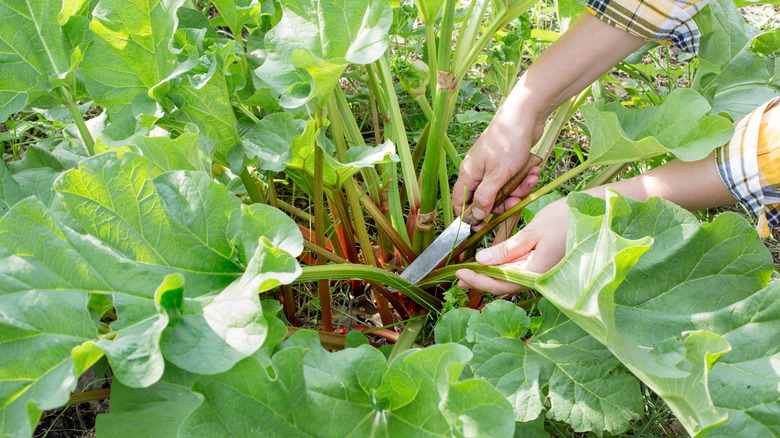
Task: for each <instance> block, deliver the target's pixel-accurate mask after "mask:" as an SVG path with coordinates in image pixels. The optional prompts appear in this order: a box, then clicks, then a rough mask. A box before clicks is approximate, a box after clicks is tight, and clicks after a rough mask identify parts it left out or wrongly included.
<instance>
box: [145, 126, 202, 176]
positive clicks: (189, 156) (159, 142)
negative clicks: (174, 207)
mask: <svg viewBox="0 0 780 438" xmlns="http://www.w3.org/2000/svg"><path fill="white" fill-rule="evenodd" d="M133 146H135V147H136V148H137V149H138V151H139V152H140V154H141V155H143V156H144V157H145V158H147V159H148V160H149V161H150V164H151V165H153V166H156V167H157V168H158V169H157V170H156V172H158V173H163V172H168V171H173V170H196V171H201V172H206V173H207V174H208V173H210V172H211V159H212V157H213V156H214V149H215V147H216V144H215V143H214V142H213V141H211V139H209V138H208V137H205V136H202V135H198V134H197V133H184V134H182V135H180V136H179V137H178V138H175V139H172V138H169V137H148V136H138V137H136V138H134V139H133Z"/></svg>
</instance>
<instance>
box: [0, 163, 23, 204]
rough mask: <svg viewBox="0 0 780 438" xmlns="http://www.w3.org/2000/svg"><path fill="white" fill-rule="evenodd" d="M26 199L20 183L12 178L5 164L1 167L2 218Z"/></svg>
mask: <svg viewBox="0 0 780 438" xmlns="http://www.w3.org/2000/svg"><path fill="white" fill-rule="evenodd" d="M24 198H25V194H24V192H22V188H21V187H20V186H19V183H18V182H17V181H16V180H15V179H14V177H13V176H11V172H9V171H8V169H6V167H5V164H3V165H2V166H0V217H3V215H5V213H6V212H7V211H8V209H10V208H11V207H13V206H14V204H16V203H17V202H19V201H21V200H22V199H24Z"/></svg>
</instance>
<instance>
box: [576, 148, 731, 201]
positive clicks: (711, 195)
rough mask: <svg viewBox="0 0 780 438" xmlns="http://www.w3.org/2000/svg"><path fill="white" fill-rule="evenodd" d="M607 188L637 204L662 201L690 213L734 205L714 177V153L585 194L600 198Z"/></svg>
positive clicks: (671, 164) (724, 186) (715, 169)
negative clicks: (649, 199) (651, 200)
mask: <svg viewBox="0 0 780 438" xmlns="http://www.w3.org/2000/svg"><path fill="white" fill-rule="evenodd" d="M607 188H611V189H613V190H615V191H617V192H618V193H620V194H622V195H623V196H627V197H630V198H634V199H636V200H638V201H646V200H647V198H650V197H658V198H663V199H666V200H667V201H671V202H673V203H675V204H677V205H679V206H681V207H683V208H685V209H686V210H691V211H695V210H701V209H704V208H710V207H717V206H720V205H727V204H733V203H735V202H737V200H736V199H734V195H732V194H731V191H729V189H728V188H727V187H726V185H725V184H724V183H723V181H722V180H721V179H720V176H719V175H718V169H717V166H716V163H715V153H714V152H713V153H711V154H710V155H709V156H708V157H707V158H705V159H703V160H699V161H693V162H685V161H680V160H674V161H671V162H669V163H667V164H664V165H663V166H660V167H657V168H655V169H653V170H651V171H649V172H647V173H644V174H642V175H639V176H636V177H634V178H631V179H627V180H623V181H617V182H614V183H611V184H606V185H604V186H599V187H595V188H593V189H589V190H586V191H585V193H588V194H590V195H592V196H598V197H602V198H603V197H604V196H605V192H606V189H607Z"/></svg>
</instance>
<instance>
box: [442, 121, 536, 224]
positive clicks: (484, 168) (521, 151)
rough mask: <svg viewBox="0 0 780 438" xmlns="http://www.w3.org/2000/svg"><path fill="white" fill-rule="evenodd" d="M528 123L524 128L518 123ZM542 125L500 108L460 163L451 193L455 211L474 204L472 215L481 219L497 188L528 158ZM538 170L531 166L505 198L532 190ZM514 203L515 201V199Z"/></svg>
mask: <svg viewBox="0 0 780 438" xmlns="http://www.w3.org/2000/svg"><path fill="white" fill-rule="evenodd" d="M522 125H526V126H528V128H527V129H523V128H522V127H521V126H522ZM542 130H543V124H540V123H537V122H536V120H535V118H534V120H531V121H528V120H526V119H524V118H523V117H520V118H519V119H518V118H517V117H516V116H515V115H514V112H513V111H512V110H511V108H510V109H507V108H505V107H502V109H501V110H499V113H498V114H496V117H495V118H494V119H493V122H491V123H490V125H489V126H488V127H487V129H486V130H485V132H484V133H483V134H482V135H481V136H480V137H479V139H478V140H477V141H476V143H474V146H472V147H471V149H469V152H468V153H467V154H466V157H465V158H464V160H463V162H462V163H461V165H460V171H459V173H458V181H457V182H456V183H455V186H454V187H453V192H452V205H453V207H454V209H455V212H456V213H457V214H461V213H462V211H463V209H464V208H465V207H466V206H468V205H469V204H472V203H473V207H474V210H473V216H474V218H476V219H478V220H482V219H484V218H485V217H486V216H487V215H488V214H489V213H490V211H491V210H492V206H493V203H494V202H495V200H496V198H497V197H499V196H502V194H501V193H499V191H500V190H501V188H502V187H503V186H504V184H506V183H507V181H509V180H510V179H511V178H512V177H513V176H515V175H516V174H517V173H519V172H520V171H521V170H522V169H523V167H524V166H525V164H526V162H527V161H528V158H529V149H530V147H531V145H532V144H533V143H534V142H536V141H537V140H538V138H539V137H540V136H541V133H542ZM540 173H541V171H540V169H539V168H538V167H534V168H532V169H531V170H530V171H529V172H528V175H527V176H526V178H525V179H524V180H523V181H522V182H520V185H519V186H518V188H517V189H515V190H514V191H513V192H512V193H511V194H510V193H504V194H503V196H504V197H506V198H512V197H514V198H519V197H523V196H525V195H527V194H529V193H530V192H531V190H533V188H534V187H536V184H537V182H538V181H539V175H540ZM515 203H516V202H515Z"/></svg>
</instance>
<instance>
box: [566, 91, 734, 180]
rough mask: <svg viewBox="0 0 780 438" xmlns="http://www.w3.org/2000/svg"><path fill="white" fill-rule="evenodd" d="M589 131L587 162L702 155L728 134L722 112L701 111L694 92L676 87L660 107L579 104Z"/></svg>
mask: <svg viewBox="0 0 780 438" xmlns="http://www.w3.org/2000/svg"><path fill="white" fill-rule="evenodd" d="M580 111H582V114H583V116H584V117H585V120H586V122H587V124H588V129H589V130H590V134H591V140H592V141H591V150H590V154H589V155H588V163H589V165H590V166H602V165H608V164H616V163H625V162H627V161H636V160H641V159H644V158H648V157H652V156H655V155H660V154H664V153H669V152H671V153H673V154H674V155H675V156H677V157H678V158H680V159H681V160H685V161H695V160H700V159H702V158H704V157H706V156H707V155H708V154H709V153H710V152H711V151H712V150H713V149H715V148H716V147H719V146H723V145H724V144H726V143H727V142H728V141H729V139H731V136H732V134H733V133H734V128H733V126H732V125H731V122H730V121H729V120H728V119H726V118H725V117H721V116H716V115H707V114H708V113H709V112H710V105H709V103H707V100H706V99H705V98H703V97H702V96H701V95H699V94H698V93H697V92H695V91H693V90H690V89H686V88H677V89H675V90H674V91H672V92H671V93H670V94H669V96H667V98H666V100H665V101H664V102H663V103H662V104H661V105H660V106H657V107H656V106H652V107H646V108H641V109H633V110H632V109H627V108H625V107H623V106H622V105H620V104H619V103H609V104H608V103H605V102H604V101H600V102H596V103H594V104H592V105H587V106H583V107H582V108H580Z"/></svg>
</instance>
